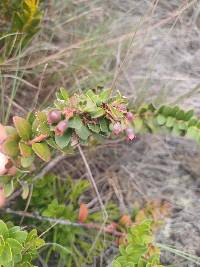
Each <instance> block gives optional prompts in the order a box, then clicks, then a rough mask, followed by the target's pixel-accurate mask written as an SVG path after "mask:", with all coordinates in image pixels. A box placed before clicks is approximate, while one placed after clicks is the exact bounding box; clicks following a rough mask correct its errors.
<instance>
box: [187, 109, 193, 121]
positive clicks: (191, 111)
mask: <svg viewBox="0 0 200 267" xmlns="http://www.w3.org/2000/svg"><path fill="white" fill-rule="evenodd" d="M193 115H194V111H193V110H192V109H191V110H188V111H187V112H186V114H185V120H186V121H188V120H189V119H191V118H192V116H193Z"/></svg>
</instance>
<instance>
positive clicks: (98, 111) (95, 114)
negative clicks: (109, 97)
mask: <svg viewBox="0 0 200 267" xmlns="http://www.w3.org/2000/svg"><path fill="white" fill-rule="evenodd" d="M90 114H91V118H93V119H95V118H99V117H102V116H103V115H105V110H104V109H103V108H97V109H96V111H94V112H91V113H90Z"/></svg>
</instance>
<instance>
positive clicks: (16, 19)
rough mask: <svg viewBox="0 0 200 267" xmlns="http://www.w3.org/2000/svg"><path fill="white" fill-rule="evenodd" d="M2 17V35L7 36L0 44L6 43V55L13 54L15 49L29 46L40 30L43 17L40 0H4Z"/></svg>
mask: <svg viewBox="0 0 200 267" xmlns="http://www.w3.org/2000/svg"><path fill="white" fill-rule="evenodd" d="M0 19H1V22H0V27H1V30H0V36H5V37H6V38H3V39H2V40H1V43H0V46H4V45H5V50H4V51H5V52H4V53H5V54H4V57H7V56H10V55H11V54H13V52H14V51H13V50H17V49H19V50H21V49H23V48H24V47H25V46H27V44H28V42H29V41H30V40H31V39H32V37H33V36H34V35H35V34H36V33H37V32H38V31H39V25H40V21H41V19H42V13H41V11H40V9H39V0H2V1H1V3H0ZM12 34H13V35H12ZM16 34H17V35H16Z"/></svg>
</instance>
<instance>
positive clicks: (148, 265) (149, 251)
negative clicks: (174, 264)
mask: <svg viewBox="0 0 200 267" xmlns="http://www.w3.org/2000/svg"><path fill="white" fill-rule="evenodd" d="M119 253H120V255H119V256H118V257H117V258H116V259H115V260H114V261H113V264H112V266H113V267H125V266H126V267H163V266H162V265H161V264H160V251H159V249H158V248H157V247H155V246H154V245H153V235H152V230H151V221H150V220H144V221H142V222H141V223H139V224H136V225H133V226H131V227H130V228H129V229H128V235H127V239H126V242H125V244H122V245H120V247H119Z"/></svg>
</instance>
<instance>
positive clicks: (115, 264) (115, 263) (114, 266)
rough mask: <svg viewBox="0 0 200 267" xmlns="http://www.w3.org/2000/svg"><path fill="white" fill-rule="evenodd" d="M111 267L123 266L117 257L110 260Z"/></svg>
mask: <svg viewBox="0 0 200 267" xmlns="http://www.w3.org/2000/svg"><path fill="white" fill-rule="evenodd" d="M112 267H123V266H122V265H121V264H120V263H119V262H118V261H117V259H116V260H114V261H113V262H112Z"/></svg>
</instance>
